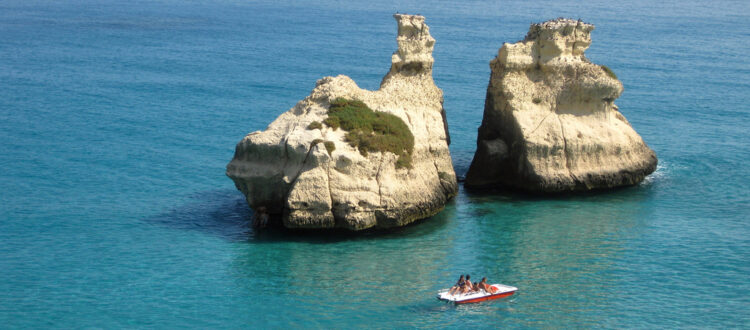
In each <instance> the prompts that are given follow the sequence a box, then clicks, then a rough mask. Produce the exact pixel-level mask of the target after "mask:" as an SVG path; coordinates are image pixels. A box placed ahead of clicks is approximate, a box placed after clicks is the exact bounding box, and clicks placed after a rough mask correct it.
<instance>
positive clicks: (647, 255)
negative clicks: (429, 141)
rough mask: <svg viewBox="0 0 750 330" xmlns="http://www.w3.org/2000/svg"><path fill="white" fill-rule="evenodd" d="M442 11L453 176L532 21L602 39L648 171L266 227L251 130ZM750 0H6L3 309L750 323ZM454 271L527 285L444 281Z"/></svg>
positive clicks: (22, 315)
mask: <svg viewBox="0 0 750 330" xmlns="http://www.w3.org/2000/svg"><path fill="white" fill-rule="evenodd" d="M397 11H398V12H408V13H420V14H422V15H425V16H426V17H427V23H428V24H429V25H430V27H431V32H432V35H433V36H434V37H435V39H437V43H436V46H435V53H434V56H435V67H434V76H435V80H436V82H437V84H438V86H439V87H441V88H442V89H443V91H444V92H445V108H446V110H447V114H448V121H449V124H450V132H451V135H452V140H453V144H452V145H451V151H452V156H453V159H454V162H455V166H456V170H457V172H458V173H459V174H460V175H463V173H465V172H466V170H467V169H468V165H469V163H470V161H471V158H472V155H473V152H474V148H475V141H476V140H475V139H476V132H477V128H478V126H479V123H480V121H481V117H482V110H483V104H484V96H485V89H486V85H487V81H488V79H489V66H488V62H489V61H490V59H492V58H493V57H494V56H495V55H496V53H497V50H498V48H499V47H500V46H501V45H502V44H503V42H515V41H516V40H518V39H521V38H523V36H524V35H525V34H526V32H527V30H528V26H529V23H531V22H538V21H543V20H547V19H551V18H556V17H558V16H566V17H572V18H582V19H584V20H585V21H587V22H591V23H593V24H595V25H596V27H597V28H596V30H595V31H594V32H593V35H592V36H593V40H594V42H593V44H592V46H591V48H590V49H589V51H588V52H587V54H588V57H589V58H590V59H591V60H592V61H594V62H596V63H599V64H606V65H608V66H609V67H611V68H612V69H613V70H614V71H615V72H616V73H617V74H618V76H619V77H620V79H621V80H622V82H623V84H624V85H625V93H624V94H623V95H622V97H621V98H620V99H619V100H617V104H618V105H619V107H620V109H621V110H622V112H623V113H624V115H625V116H626V117H627V118H628V120H629V121H630V122H631V123H632V125H633V127H634V128H635V129H636V130H637V131H638V132H639V133H640V134H641V136H642V137H643V138H644V139H645V141H646V142H647V143H648V144H649V145H650V146H651V147H652V148H653V149H654V150H655V151H656V153H657V155H658V156H659V168H658V169H657V171H656V172H655V173H654V174H653V175H651V176H650V177H649V178H648V179H647V180H646V181H645V182H644V183H643V184H641V185H639V186H637V187H632V188H627V189H621V190H617V191H613V192H609V193H600V194H594V195H585V196H564V197H552V198H540V197H534V198H532V197H528V196H523V195H517V194H511V193H501V192H498V193H495V194H488V195H476V194H472V193H468V192H466V191H463V190H462V191H461V192H460V193H459V195H458V196H457V197H456V198H455V199H454V200H453V201H452V202H451V203H450V204H449V205H448V206H447V207H446V210H445V211H444V212H442V213H440V214H439V215H437V216H435V217H433V218H431V219H428V220H425V221H423V222H420V223H418V224H416V225H413V226H409V227H407V228H402V229H399V230H395V231H392V232H385V233H369V234H364V235H333V236H325V235H316V236H304V235H289V234H287V233H284V232H282V231H277V230H270V231H267V232H254V231H253V230H252V229H250V228H249V226H248V219H249V218H250V216H251V215H252V211H251V210H249V209H248V207H247V206H246V205H245V203H244V201H243V198H242V195H241V194H240V193H239V192H238V191H236V190H235V189H234V186H233V184H232V181H231V180H230V179H228V178H227V177H225V175H224V167H225V165H226V163H227V162H228V161H229V160H230V159H231V158H232V155H233V152H234V146H235V144H236V143H237V142H238V141H239V140H240V139H241V138H242V137H243V136H244V135H245V134H247V133H248V132H251V131H254V130H258V129H263V128H264V127H265V126H266V125H267V124H268V123H270V122H271V121H272V120H273V119H274V118H275V117H276V116H278V115H279V114H280V113H281V112H283V111H286V110H287V109H289V108H290V107H292V106H293V105H294V104H295V103H296V102H297V101H298V100H300V99H302V98H303V97H305V96H306V95H307V94H308V93H309V91H310V90H311V89H312V88H313V87H314V86H315V81H316V80H317V79H319V78H321V77H323V76H327V75H336V74H346V75H349V76H351V77H352V78H353V79H354V80H355V81H357V83H358V84H359V85H360V86H361V87H363V88H368V89H376V88H377V87H378V85H379V83H380V80H381V78H382V76H383V75H384V74H385V73H386V72H387V70H388V68H389V66H390V55H391V53H392V52H393V51H394V50H395V49H396V42H395V36H396V24H395V21H394V20H393V18H392V17H391V15H392V14H393V13H394V12H397ZM749 54H750V2H748V1H706V2H705V3H704V2H703V1H658V2H657V1H645V0H644V1H636V2H626V1H593V2H590V3H587V4H586V5H579V4H575V3H568V2H565V1H535V2H533V3H528V2H525V1H519V2H488V3H485V2H478V1H461V2H452V1H441V2H434V3H426V2H423V1H393V2H381V3H376V2H375V1H334V0H324V1H318V2H317V3H315V4H305V3H304V2H293V3H285V4H280V3H278V2H276V1H249V2H246V1H216V2H214V3H210V2H207V1H177V0H174V1H172V0H165V1H147V2H146V1H132V2H114V1H90V2H84V1H77V0H76V1H65V2H60V1H18V0H6V1H0V141H1V142H0V188H1V189H0V327H3V328H6V327H10V328H26V327H32V328H47V327H55V328H57V327H60V328H69V327H105V328H111V327H144V326H153V327H160V328H161V327H170V328H171V327H190V328H193V327H195V328H206V327H232V328H234V327H246V326H253V327H274V328H289V327H321V328H328V327H336V328H351V327H376V328H381V327H382V328H391V327H399V328H400V327H456V328H463V327H467V328H469V327H471V328H475V327H479V328H485V327H513V328H515V327H521V328H525V327H531V328H537V327H539V328H549V327H554V328H557V327H598V326H604V327H616V328H619V327H627V328H630V327H634V328H660V327H700V328H703V327H710V328H724V327H750V298H749V297H750V166H748V163H749V162H750V106H749V105H748V100H749V99H750V60H749V57H748V55H749ZM460 273H470V274H472V275H473V276H474V277H481V276H483V275H484V276H488V277H489V278H490V280H491V281H493V282H500V283H506V284H510V285H514V286H517V287H519V288H520V290H519V292H518V294H516V295H515V296H513V297H512V298H509V299H505V300H501V301H494V302H488V303H482V304H476V305H473V306H458V307H456V306H452V305H447V304H444V303H442V302H439V301H437V300H436V299H435V292H436V291H437V290H438V289H441V288H444V287H446V286H448V285H450V284H451V283H452V282H454V281H455V280H456V277H457V275H458V274H460Z"/></svg>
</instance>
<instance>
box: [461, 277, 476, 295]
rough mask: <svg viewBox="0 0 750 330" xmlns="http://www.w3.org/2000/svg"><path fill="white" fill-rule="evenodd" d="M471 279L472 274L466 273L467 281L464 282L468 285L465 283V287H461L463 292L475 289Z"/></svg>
mask: <svg viewBox="0 0 750 330" xmlns="http://www.w3.org/2000/svg"><path fill="white" fill-rule="evenodd" d="M470 279H471V275H469V274H466V281H465V282H464V283H466V285H464V287H463V288H461V293H467V292H470V291H473V290H474V285H473V284H471V280H470Z"/></svg>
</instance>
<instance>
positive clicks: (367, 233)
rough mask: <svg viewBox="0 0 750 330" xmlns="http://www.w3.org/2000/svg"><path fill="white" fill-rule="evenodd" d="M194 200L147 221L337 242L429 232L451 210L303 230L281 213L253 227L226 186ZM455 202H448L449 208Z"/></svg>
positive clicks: (257, 237)
mask: <svg viewBox="0 0 750 330" xmlns="http://www.w3.org/2000/svg"><path fill="white" fill-rule="evenodd" d="M189 198H190V201H189V202H188V203H185V204H183V205H180V206H178V207H175V208H173V209H171V210H169V211H167V212H164V213H161V214H158V215H156V216H153V217H149V218H146V219H145V220H144V221H145V222H147V223H150V224H156V225H160V226H164V227H168V228H172V229H177V230H186V231H197V232H202V233H205V234H208V235H212V236H216V237H219V238H222V239H225V240H228V241H232V242H248V243H276V242H283V241H287V242H305V243H318V244H326V243H336V242H342V241H357V240H362V241H364V240H373V239H377V240H383V239H400V238H405V237H411V236H414V237H417V236H423V235H428V234H430V233H432V232H434V231H435V230H438V229H439V228H441V227H443V225H444V224H445V223H446V222H447V221H448V218H449V215H448V214H449V213H450V212H447V213H446V212H441V213H439V214H437V215H435V216H433V217H430V218H426V219H422V220H418V221H415V222H413V223H411V224H409V225H407V226H404V227H398V228H391V229H369V230H364V231H360V232H352V231H349V230H345V229H329V230H320V229H317V230H314V229H310V230H301V229H287V228H285V227H284V226H283V225H281V219H280V217H276V218H273V217H272V218H271V220H270V223H269V226H268V227H267V228H263V229H255V228H253V227H252V217H253V210H252V209H250V208H249V207H248V205H247V203H246V202H245V199H244V198H243V196H242V194H240V193H238V192H237V191H235V190H230V189H223V190H213V191H206V192H201V193H197V194H194V195H191V196H189ZM453 204H454V202H453V201H451V202H449V203H448V206H447V207H448V208H452V207H453Z"/></svg>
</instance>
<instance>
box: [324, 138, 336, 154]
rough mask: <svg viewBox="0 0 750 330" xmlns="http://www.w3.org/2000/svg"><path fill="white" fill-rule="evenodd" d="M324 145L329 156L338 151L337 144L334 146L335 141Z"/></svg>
mask: <svg viewBox="0 0 750 330" xmlns="http://www.w3.org/2000/svg"><path fill="white" fill-rule="evenodd" d="M323 145H324V146H325V147H326V151H328V155H329V156H330V155H331V154H332V153H333V151H334V150H336V144H334V143H333V141H326V142H323Z"/></svg>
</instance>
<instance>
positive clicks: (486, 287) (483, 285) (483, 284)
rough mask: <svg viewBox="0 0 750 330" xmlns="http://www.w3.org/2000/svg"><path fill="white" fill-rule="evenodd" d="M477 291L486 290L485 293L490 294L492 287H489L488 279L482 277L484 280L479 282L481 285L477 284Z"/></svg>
mask: <svg viewBox="0 0 750 330" xmlns="http://www.w3.org/2000/svg"><path fill="white" fill-rule="evenodd" d="M476 290H477V291H479V290H484V292H488V293H489V292H490V286H489V285H487V278H486V277H482V280H481V281H479V283H477V285H476Z"/></svg>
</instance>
